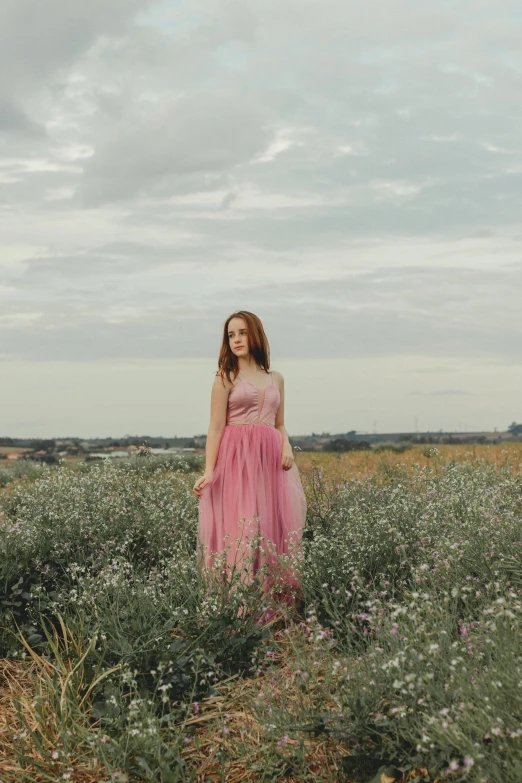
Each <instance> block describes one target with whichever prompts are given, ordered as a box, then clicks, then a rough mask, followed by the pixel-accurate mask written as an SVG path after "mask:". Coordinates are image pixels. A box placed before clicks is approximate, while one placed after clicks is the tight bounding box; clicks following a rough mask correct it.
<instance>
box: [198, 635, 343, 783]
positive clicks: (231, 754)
mask: <svg viewBox="0 0 522 783" xmlns="http://www.w3.org/2000/svg"><path fill="white" fill-rule="evenodd" d="M291 634H292V636H293V637H294V639H292V638H291V637H290V636H289V635H283V636H282V637H281V643H280V647H279V651H278V654H277V658H276V659H275V664H276V667H277V685H278V690H277V698H278V700H279V701H281V702H284V703H285V705H286V707H287V709H288V710H289V711H291V712H292V713H294V714H295V718H296V720H298V716H299V715H300V713H301V709H302V700H303V695H302V693H300V692H299V689H298V686H297V685H296V683H295V679H294V677H293V676H292V674H293V671H294V670H295V668H296V667H295V665H294V661H293V644H292V642H293V641H296V637H298V636H302V631H301V630H300V629H299V627H298V626H293V627H292V628H291ZM300 641H301V643H302V639H301V640H300ZM274 682H275V680H274V677H273V673H271V672H269V673H267V674H266V675H263V676H260V677H256V678H253V679H241V678H239V677H232V678H230V679H229V680H227V681H225V682H223V683H221V684H220V685H219V686H217V688H216V690H217V691H218V694H219V695H218V696H215V697H213V698H210V699H206V700H205V701H203V702H202V703H201V704H200V705H199V713H198V714H197V715H194V717H192V718H190V719H189V720H188V721H185V722H184V724H183V726H184V728H185V729H186V730H187V735H188V736H189V737H190V743H189V744H188V745H187V746H186V749H185V750H184V751H183V754H182V755H183V758H184V759H185V761H186V762H187V765H188V768H189V770H190V771H191V772H193V773H195V774H196V780H197V781H198V783H204V782H205V783H206V781H221V780H226V781H227V783H240V782H242V781H244V782H245V783H257V781H260V780H262V779H263V777H262V773H263V771H264V770H265V768H266V764H267V761H268V755H270V756H271V760H272V763H273V759H274V756H277V757H278V763H279V765H280V766H281V767H282V769H283V770H284V774H282V775H281V777H280V778H279V779H280V780H281V781H286V783H301V782H302V781H303V779H306V780H314V781H317V783H320V782H322V783H326V782H327V781H336V780H339V774H340V769H339V762H340V757H342V756H347V755H349V752H348V749H347V748H345V747H344V746H343V745H342V744H341V743H338V742H335V741H334V740H331V739H328V738H325V737H324V736H321V737H318V738H310V737H303V739H302V740H299V739H289V740H288V741H286V742H285V744H284V746H283V745H282V746H280V747H278V746H277V743H272V744H271V745H270V742H269V741H267V736H266V731H265V730H264V727H263V726H262V724H261V723H260V722H259V721H258V720H257V718H256V709H255V702H256V700H257V699H259V698H262V694H263V691H264V690H266V689H267V688H268V689H273V684H274ZM307 698H308V700H310V701H312V700H313V693H310V694H308V696H307ZM301 742H302V745H303V747H304V749H305V750H304V756H305V765H306V768H307V770H308V772H309V774H307V775H306V778H303V777H301V776H295V774H293V773H292V766H293V762H292V757H293V755H294V751H295V749H296V748H297V747H298V746H299V745H300V743H301ZM285 767H286V769H285ZM272 779H274V778H272Z"/></svg>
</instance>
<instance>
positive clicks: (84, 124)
mask: <svg viewBox="0 0 522 783" xmlns="http://www.w3.org/2000/svg"><path fill="white" fill-rule="evenodd" d="M521 32H522V10H521V6H520V3H519V2H514V1H513V0H476V2H473V3H469V2H463V1H462V0H452V1H451V2H449V0H438V1H437V2H434V0H424V1H423V2H419V0H396V2H394V3H390V2H387V1H386V0H366V2H364V3H355V2H346V0H283V2H282V1H281V0H264V2H258V0H166V2H153V1H152V0H149V1H147V0H90V2H89V3H87V4H86V3H84V2H79V0H47V1H46V2H45V3H35V2H34V0H3V1H2V4H1V5H0V239H1V241H0V272H1V276H0V303H1V307H0V356H1V359H2V384H1V387H0V388H1V389H2V392H1V396H2V405H1V408H0V411H1V412H0V434H6V435H19V436H37V435H38V436H49V437H50V436H65V435H81V436H96V435H102V436H103V435H114V436H122V435H124V434H153V435H154V434H165V435H174V434H178V435H193V434H197V433H203V432H205V431H206V429H207V426H208V413H209V400H210V397H209V395H210V388H211V385H212V381H213V376H214V368H215V366H216V359H217V353H218V349H219V343H220V338H221V331H222V326H223V322H224V320H225V318H226V317H227V315H228V314H229V313H230V312H232V311H234V310H236V309H240V308H242V309H248V310H252V311H253V312H255V313H257V314H258V315H259V316H260V317H261V319H262V320H263V323H264V324H265V329H266V331H267V334H268V337H269V340H270V345H271V356H272V367H273V368H274V369H277V370H280V371H281V372H283V374H284V375H285V384H286V397H287V404H286V422H287V428H288V430H289V432H290V434H295V435H297V434H303V433H309V432H312V431H316V432H323V431H328V432H346V431H348V430H351V429H357V430H360V431H368V432H371V431H374V430H377V431H380V432H392V431H413V430H414V429H418V430H419V431H424V430H439V429H444V430H467V431H471V430H478V429H484V428H485V429H490V430H492V429H493V428H494V427H497V428H498V429H499V430H504V429H505V428H506V427H507V425H508V424H509V423H511V421H513V420H518V421H522V397H521V389H522V370H521V361H520V360H521V358H522V307H521V293H522V254H521V250H522V224H521V215H522V139H521V131H520V128H521V127H522V104H521V101H520V95H521V90H522V55H521V53H520V35H521Z"/></svg>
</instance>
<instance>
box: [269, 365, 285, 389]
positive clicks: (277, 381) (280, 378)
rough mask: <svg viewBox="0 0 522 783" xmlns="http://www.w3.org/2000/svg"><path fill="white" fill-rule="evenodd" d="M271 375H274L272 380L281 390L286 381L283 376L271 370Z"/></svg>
mask: <svg viewBox="0 0 522 783" xmlns="http://www.w3.org/2000/svg"><path fill="white" fill-rule="evenodd" d="M271 373H272V378H273V380H274V383H275V384H276V386H278V387H279V388H280V389H281V388H282V387H283V384H284V381H285V379H284V376H283V374H282V373H280V372H278V371H277V370H271Z"/></svg>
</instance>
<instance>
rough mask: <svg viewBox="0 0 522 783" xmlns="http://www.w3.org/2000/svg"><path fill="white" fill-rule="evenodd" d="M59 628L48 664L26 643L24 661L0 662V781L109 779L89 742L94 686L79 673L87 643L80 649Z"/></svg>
mask: <svg viewBox="0 0 522 783" xmlns="http://www.w3.org/2000/svg"><path fill="white" fill-rule="evenodd" d="M61 630H62V632H63V636H62V638H61V640H60V635H59V634H58V632H57V631H56V629H54V628H53V637H52V638H50V643H51V647H52V648H53V653H54V656H53V662H52V663H51V662H50V661H48V660H46V659H45V658H42V657H41V656H40V655H38V653H37V652H36V651H35V650H33V649H32V648H31V647H30V646H29V645H28V644H27V642H25V641H24V642H23V643H24V646H25V647H26V650H27V651H28V653H29V655H28V656H27V657H26V658H25V659H24V660H16V661H15V660H13V659H0V772H1V777H0V780H1V783H49V781H54V780H58V779H67V778H66V777H64V776H67V775H68V776H69V777H68V779H69V780H70V781H73V782H74V783H101V781H102V780H108V777H109V775H108V772H107V770H106V769H105V768H104V767H103V765H102V764H100V762H99V761H98V759H96V758H94V757H93V756H92V753H91V750H90V747H89V743H88V742H87V735H88V732H89V731H91V732H93V731H96V730H97V726H96V725H92V724H91V723H90V720H89V713H90V704H89V702H88V696H89V694H90V691H91V690H92V689H93V687H94V685H95V684H96V682H95V681H93V682H92V683H88V684H87V683H85V682H84V669H83V660H84V658H85V657H86V655H87V652H88V651H89V649H90V647H91V645H90V644H89V645H88V647H87V650H80V648H79V645H78V642H77V640H75V639H74V638H72V636H71V635H70V633H69V632H68V631H67V629H66V628H65V627H64V626H63V625H62V629H61ZM94 641H95V639H94ZM97 681H99V678H98V680H97ZM80 694H82V695H81V696H80ZM53 756H54V757H53Z"/></svg>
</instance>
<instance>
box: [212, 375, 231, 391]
mask: <svg viewBox="0 0 522 783" xmlns="http://www.w3.org/2000/svg"><path fill="white" fill-rule="evenodd" d="M214 388H219V389H224V390H226V391H230V389H233V388H234V384H233V383H232V382H231V381H229V380H228V378H227V376H226V375H225V373H224V372H223V371H222V370H218V371H217V372H216V373H215V376H214Z"/></svg>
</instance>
